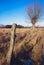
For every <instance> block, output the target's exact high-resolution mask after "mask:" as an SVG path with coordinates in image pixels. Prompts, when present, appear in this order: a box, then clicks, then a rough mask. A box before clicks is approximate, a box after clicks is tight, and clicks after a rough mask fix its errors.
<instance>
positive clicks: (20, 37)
mask: <svg viewBox="0 0 44 65" xmlns="http://www.w3.org/2000/svg"><path fill="white" fill-rule="evenodd" d="M36 29H37V28H36ZM39 29H41V31H40V32H38V31H39ZM31 31H32V28H16V38H15V43H14V49H13V54H14V57H15V56H16V55H19V53H20V54H22V52H24V50H25V51H26V52H27V51H28V50H29V53H28V54H27V55H26V54H24V55H23V56H24V57H23V56H20V57H19V58H20V59H25V57H29V58H31V60H32V61H34V62H38V61H39V60H40V61H41V60H42V58H41V57H44V28H38V30H37V31H34V32H31ZM41 32H42V36H41V35H40V33H41ZM10 38H11V29H10V28H0V64H1V63H3V62H4V59H5V57H6V54H7V52H8V49H9V46H10ZM30 40H31V41H30ZM36 40H38V42H37V41H36ZM25 43H28V45H27V46H25ZM32 46H33V48H32ZM30 49H31V50H30ZM41 62H42V61H41Z"/></svg>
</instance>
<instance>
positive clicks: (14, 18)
mask: <svg viewBox="0 0 44 65" xmlns="http://www.w3.org/2000/svg"><path fill="white" fill-rule="evenodd" d="M36 1H37V3H38V4H40V5H42V9H44V0H36ZM33 3H34V0H0V24H4V25H6V24H12V23H17V24H20V25H24V26H30V25H31V23H30V19H29V20H28V17H27V11H26V9H27V6H28V5H30V4H32V6H33ZM27 21H29V23H28V22H27ZM38 21H39V22H40V23H39V22H38V23H36V25H39V26H44V10H43V11H42V16H41V17H40V19H39V20H38Z"/></svg>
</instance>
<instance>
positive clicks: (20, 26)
mask: <svg viewBox="0 0 44 65" xmlns="http://www.w3.org/2000/svg"><path fill="white" fill-rule="evenodd" d="M11 27H12V25H5V26H4V25H3V26H1V25H0V28H11ZM16 28H24V26H22V25H17V24H16Z"/></svg>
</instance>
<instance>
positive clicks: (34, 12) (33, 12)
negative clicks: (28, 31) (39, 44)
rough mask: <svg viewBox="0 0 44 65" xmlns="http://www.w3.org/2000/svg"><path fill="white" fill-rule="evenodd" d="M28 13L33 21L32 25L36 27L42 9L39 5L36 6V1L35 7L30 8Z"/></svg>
mask: <svg viewBox="0 0 44 65" xmlns="http://www.w3.org/2000/svg"><path fill="white" fill-rule="evenodd" d="M27 13H28V16H29V17H30V19H31V23H32V24H33V25H35V23H36V22H37V19H38V18H39V17H40V15H41V7H40V6H38V4H36V0H34V7H33V6H32V7H31V6H28V10H27Z"/></svg>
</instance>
